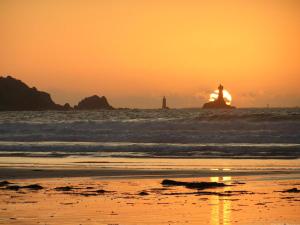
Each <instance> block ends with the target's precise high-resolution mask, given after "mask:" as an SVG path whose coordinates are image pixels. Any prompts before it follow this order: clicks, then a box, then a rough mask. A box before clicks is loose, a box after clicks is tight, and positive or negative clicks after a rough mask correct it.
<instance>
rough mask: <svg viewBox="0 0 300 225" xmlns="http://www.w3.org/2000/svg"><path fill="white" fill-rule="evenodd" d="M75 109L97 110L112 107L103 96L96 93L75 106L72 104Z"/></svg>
mask: <svg viewBox="0 0 300 225" xmlns="http://www.w3.org/2000/svg"><path fill="white" fill-rule="evenodd" d="M74 109H77V110H99V109H113V107H112V106H111V105H110V104H109V103H108V101H107V99H106V97H105V96H102V97H99V96H98V95H93V96H91V97H87V98H85V99H83V100H81V101H80V102H79V103H78V105H77V106H74Z"/></svg>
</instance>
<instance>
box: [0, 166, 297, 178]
mask: <svg viewBox="0 0 300 225" xmlns="http://www.w3.org/2000/svg"><path fill="white" fill-rule="evenodd" d="M270 175H299V179H300V170H280V169H276V170H262V171H260V170H247V171H245V170H243V171H241V170H231V171H224V170H209V169H207V170H204V169H202V170H197V169H192V170H178V169H157V170H155V169H107V168H105V169H103V168H95V169H91V168H88V169H83V168H81V169H77V168H73V169H70V168H68V169H53V168H37V167H27V168H17V167H15V168H13V167H11V168H5V167H1V169H0V180H6V179H10V180H11V179H42V178H78V177H90V178H92V177H94V178H97V179H125V178H126V179H158V178H196V177H226V176H270Z"/></svg>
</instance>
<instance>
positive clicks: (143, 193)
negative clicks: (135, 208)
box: [139, 191, 149, 195]
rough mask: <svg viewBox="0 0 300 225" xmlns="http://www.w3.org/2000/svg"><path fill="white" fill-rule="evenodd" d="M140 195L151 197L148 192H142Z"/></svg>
mask: <svg viewBox="0 0 300 225" xmlns="http://www.w3.org/2000/svg"><path fill="white" fill-rule="evenodd" d="M139 195H149V193H148V192H146V191H141V192H140V193H139Z"/></svg>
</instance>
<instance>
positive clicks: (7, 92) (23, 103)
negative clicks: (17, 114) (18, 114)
mask: <svg viewBox="0 0 300 225" xmlns="http://www.w3.org/2000/svg"><path fill="white" fill-rule="evenodd" d="M102 109H109V110H110V109H113V107H112V106H111V105H110V104H109V103H108V101H107V99H106V97H105V96H102V97H99V96H97V95H94V96H91V97H87V98H84V99H83V100H82V101H80V102H79V103H78V105H77V106H75V107H74V108H73V107H71V106H70V104H69V103H65V104H64V105H60V104H57V103H55V102H54V101H53V100H52V98H51V95H50V94H49V93H47V92H44V91H39V90H38V89H37V88H36V87H32V88H30V87H29V86H28V85H27V84H25V83H24V82H23V81H21V80H18V79H16V78H13V77H11V76H7V77H0V111H25V110H28V111H44V110H102Z"/></svg>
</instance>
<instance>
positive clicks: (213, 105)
mask: <svg viewBox="0 0 300 225" xmlns="http://www.w3.org/2000/svg"><path fill="white" fill-rule="evenodd" d="M218 89H219V95H218V98H217V99H216V100H215V101H213V102H207V103H205V104H204V105H203V109H235V107H234V106H231V105H227V104H226V102H225V100H224V97H223V89H224V88H223V86H222V85H221V84H220V86H219V87H218Z"/></svg>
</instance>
